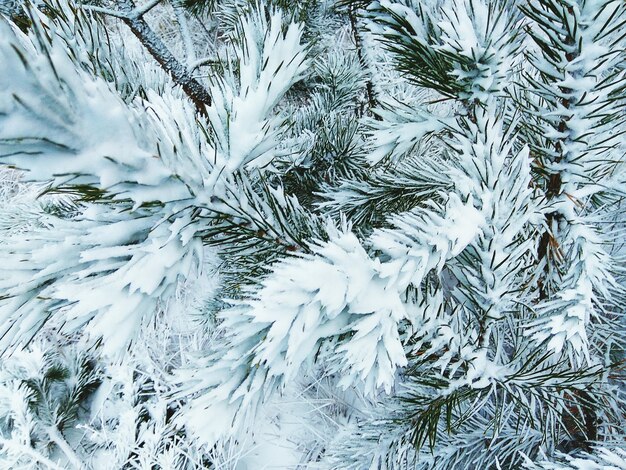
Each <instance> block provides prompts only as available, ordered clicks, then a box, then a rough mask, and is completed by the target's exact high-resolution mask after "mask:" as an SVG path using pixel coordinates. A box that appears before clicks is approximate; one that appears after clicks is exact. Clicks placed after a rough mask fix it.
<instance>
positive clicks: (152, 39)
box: [86, 0, 211, 114]
mask: <svg viewBox="0 0 626 470" xmlns="http://www.w3.org/2000/svg"><path fill="white" fill-rule="evenodd" d="M160 1H161V0H150V1H149V2H147V3H146V4H145V5H143V6H141V7H136V6H135V3H134V2H133V0H115V2H116V4H117V6H118V11H114V10H109V9H106V8H99V7H94V6H89V7H88V8H87V7H86V8H87V9H89V10H91V11H97V12H100V13H104V14H107V15H111V16H115V17H117V18H120V19H121V20H122V21H123V22H124V23H125V24H126V25H127V26H128V27H129V28H130V30H131V31H132V32H133V34H134V35H135V36H136V37H137V39H139V41H140V42H141V44H142V45H143V46H144V47H145V48H146V50H147V51H148V52H149V53H150V55H151V56H152V57H154V59H155V60H156V61H157V62H158V63H159V65H160V66H161V68H162V69H163V70H165V71H166V72H167V73H168V74H169V75H170V76H171V77H172V79H173V80H174V82H175V83H176V84H178V85H180V86H181V88H182V89H183V91H184V92H185V93H186V94H187V96H188V97H189V98H190V99H191V101H193V103H194V104H195V106H196V108H197V110H198V112H200V113H201V114H206V110H205V108H204V107H205V106H210V104H211V95H210V94H209V92H208V90H207V89H206V88H205V87H204V85H202V84H201V83H200V82H199V81H198V80H196V79H195V78H194V77H193V75H192V74H191V71H190V70H188V69H187V67H185V65H184V64H183V63H181V62H180V61H179V60H178V59H177V58H176V57H174V55H173V54H172V53H171V52H170V51H169V49H168V48H167V46H166V45H165V44H164V43H163V41H162V40H161V38H159V36H158V35H157V34H156V33H155V32H154V31H153V30H152V28H151V27H150V25H149V24H148V23H147V22H146V20H145V19H144V18H143V15H144V14H145V13H147V12H148V11H149V10H151V9H152V8H154V7H155V6H156V5H157V4H158V3H159V2H160Z"/></svg>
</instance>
